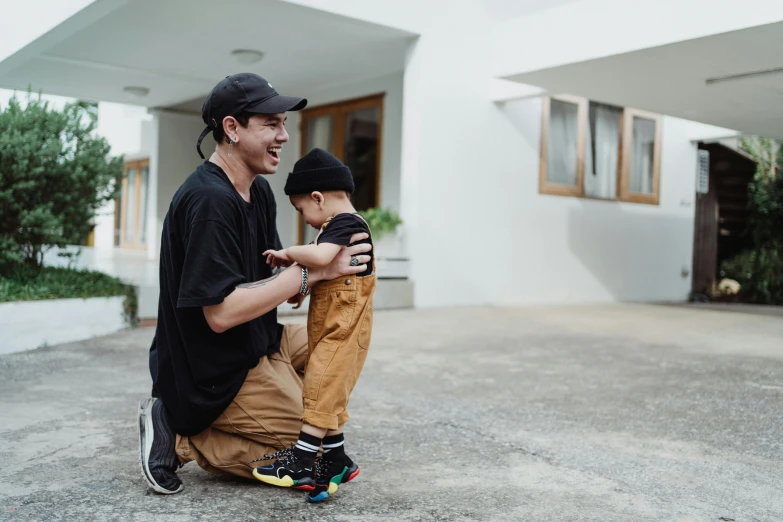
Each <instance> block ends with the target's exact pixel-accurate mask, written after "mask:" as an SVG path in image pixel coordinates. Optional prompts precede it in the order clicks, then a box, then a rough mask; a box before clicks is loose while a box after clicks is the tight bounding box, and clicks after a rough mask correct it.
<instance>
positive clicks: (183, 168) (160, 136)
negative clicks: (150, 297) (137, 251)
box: [147, 111, 215, 258]
mask: <svg viewBox="0 0 783 522" xmlns="http://www.w3.org/2000/svg"><path fill="white" fill-rule="evenodd" d="M154 118H155V122H154V124H153V135H152V153H151V155H150V156H151V157H150V189H151V190H150V194H149V196H148V197H149V198H150V201H152V202H157V204H153V205H150V206H149V214H148V215H147V223H148V224H149V226H150V229H148V230H147V237H148V238H149V241H148V243H147V252H148V257H149V258H156V257H158V255H159V253H160V234H161V233H162V232H163V219H164V218H165V217H166V212H168V210H169V205H171V198H173V197H174V193H175V192H176V191H177V189H178V188H179V187H180V185H182V183H184V182H185V180H186V179H187V177H188V176H189V175H190V174H191V173H192V172H193V171H194V170H195V169H196V167H197V166H198V165H200V164H201V163H202V162H203V161H204V160H202V159H201V157H200V156H199V155H198V152H196V141H197V140H198V137H199V134H201V131H202V130H204V127H205V125H204V122H203V121H202V120H201V116H194V115H190V114H180V113H175V112H167V111H156V112H155V113H154ZM214 148H215V140H213V139H212V135H211V134H210V135H207V136H206V137H205V138H204V141H203V142H202V143H201V151H202V152H203V153H204V156H206V157H207V158H208V157H209V156H210V154H212V152H213V151H214Z"/></svg>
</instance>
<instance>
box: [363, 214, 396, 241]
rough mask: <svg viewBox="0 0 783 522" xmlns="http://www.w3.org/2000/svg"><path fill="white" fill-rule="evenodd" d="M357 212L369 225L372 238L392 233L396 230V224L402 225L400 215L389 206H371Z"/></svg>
mask: <svg viewBox="0 0 783 522" xmlns="http://www.w3.org/2000/svg"><path fill="white" fill-rule="evenodd" d="M359 214H361V216H362V217H363V218H364V220H365V221H367V224H368V225H370V230H371V231H372V235H373V238H374V239H380V238H382V237H383V236H385V235H386V234H392V233H394V232H395V231H396V230H397V227H398V226H400V225H402V219H400V216H399V215H398V214H397V213H396V212H395V211H394V210H392V209H389V208H371V209H368V210H364V211H362V212H359Z"/></svg>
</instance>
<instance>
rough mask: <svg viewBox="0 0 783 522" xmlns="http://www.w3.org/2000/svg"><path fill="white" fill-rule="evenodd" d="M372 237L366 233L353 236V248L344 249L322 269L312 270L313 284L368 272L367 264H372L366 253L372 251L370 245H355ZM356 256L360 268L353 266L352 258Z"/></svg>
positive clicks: (311, 278)
mask: <svg viewBox="0 0 783 522" xmlns="http://www.w3.org/2000/svg"><path fill="white" fill-rule="evenodd" d="M368 237H370V236H369V235H368V234H367V233H366V232H360V233H358V234H354V235H353V236H351V246H347V247H345V248H343V249H342V250H341V251H340V253H339V254H337V256H335V258H334V259H333V260H332V262H331V263H329V264H328V265H326V266H325V267H322V268H311V269H310V280H311V281H312V282H313V283H316V282H318V281H326V280H330V279H337V278H338V277H342V276H344V275H351V274H361V273H362V272H364V271H365V270H367V263H369V262H370V256H368V255H365V254H364V253H365V252H369V251H370V250H372V246H371V245H370V244H369V243H362V244H359V245H355V244H353V243H356V242H357V241H361V240H362V239H366V238H368ZM352 256H356V257H357V258H358V259H359V266H351V257H352Z"/></svg>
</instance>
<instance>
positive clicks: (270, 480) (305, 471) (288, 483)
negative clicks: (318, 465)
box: [253, 448, 315, 491]
mask: <svg viewBox="0 0 783 522" xmlns="http://www.w3.org/2000/svg"><path fill="white" fill-rule="evenodd" d="M273 459H277V460H275V461H274V462H273V463H272V464H270V465H268V466H261V467H258V468H256V469H254V470H253V476H254V477H255V478H257V479H258V480H260V481H261V482H265V483H267V484H272V485H273V486H280V487H283V488H296V489H303V490H306V491H312V490H313V489H315V480H313V468H314V462H313V461H312V460H309V461H308V460H305V459H300V458H299V457H297V456H296V454H295V453H294V450H293V448H286V449H284V450H281V451H278V452H277V453H275V454H273V455H264V457H263V458H262V459H260V460H273Z"/></svg>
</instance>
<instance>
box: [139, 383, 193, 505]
mask: <svg viewBox="0 0 783 522" xmlns="http://www.w3.org/2000/svg"><path fill="white" fill-rule="evenodd" d="M176 443H177V434H176V433H174V430H172V429H171V425H170V424H169V420H168V416H167V413H166V408H164V407H163V403H162V402H161V401H160V399H156V398H149V399H144V400H143V401H141V402H140V403H139V448H140V451H139V456H140V461H141V471H142V474H143V475H144V479H145V480H146V481H147V484H149V486H150V487H151V488H152V489H153V490H155V491H157V492H158V493H163V494H164V495H173V494H174V493H179V492H180V491H182V489H183V486H182V481H181V480H180V479H179V477H177V473H176V471H177V468H179V467H180V466H181V464H180V462H179V459H178V458H177V453H176V451H175V449H174V446H175V444H176Z"/></svg>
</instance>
